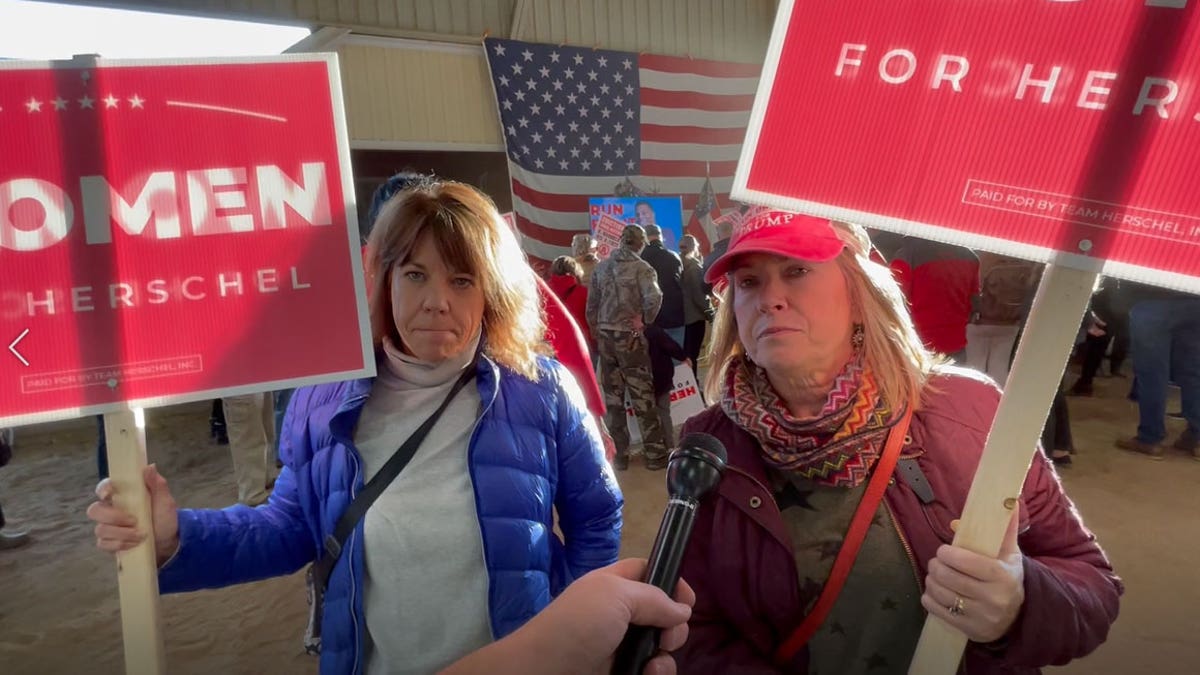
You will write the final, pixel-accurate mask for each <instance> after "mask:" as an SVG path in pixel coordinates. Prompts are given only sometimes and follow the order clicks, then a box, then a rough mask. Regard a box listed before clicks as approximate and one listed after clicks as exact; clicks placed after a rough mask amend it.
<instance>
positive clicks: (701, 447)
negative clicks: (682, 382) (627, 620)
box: [612, 433, 727, 675]
mask: <svg viewBox="0 0 1200 675" xmlns="http://www.w3.org/2000/svg"><path fill="white" fill-rule="evenodd" d="M726 457H727V454H726V452H725V446H724V445H722V444H721V441H719V440H717V439H716V438H714V437H712V436H710V435H708V434H701V433H693V434H688V435H687V436H685V437H684V438H683V440H682V441H681V442H680V444H679V449H678V450H676V451H675V452H673V453H671V458H670V460H669V461H668V464H667V495H668V497H669V499H668V501H667V510H666V512H665V513H663V519H662V524H661V525H659V528H658V536H657V537H656V538H655V540H654V547H653V548H652V549H651V551H650V561H649V563H648V564H647V566H646V574H645V577H644V578H643V579H642V580H643V581H644V582H646V583H647V584H650V585H651V586H655V587H657V588H659V589H660V590H662V591H663V592H665V593H668V594H670V593H672V592H673V591H674V590H675V587H676V584H677V583H678V582H679V567H680V564H681V563H682V562H683V553H684V551H686V550H687V545H688V540H689V539H690V538H691V536H692V526H693V525H694V524H695V521H696V509H697V508H699V506H700V500H701V499H702V498H703V497H704V496H705V495H707V494H708V493H709V492H711V491H712V490H713V488H715V487H716V486H717V484H718V483H720V482H721V474H722V472H723V471H724V470H725V460H726ZM659 636H660V631H659V630H658V629H656V628H650V627H646V626H636V625H634V626H630V627H629V630H628V631H626V633H625V639H624V640H622V641H621V645H620V647H618V648H617V653H616V658H615V660H614V662H613V669H612V673H613V675H641V673H642V669H643V668H644V667H645V665H646V663H648V662H649V661H650V659H651V658H653V657H654V655H655V654H657V653H658V641H659Z"/></svg>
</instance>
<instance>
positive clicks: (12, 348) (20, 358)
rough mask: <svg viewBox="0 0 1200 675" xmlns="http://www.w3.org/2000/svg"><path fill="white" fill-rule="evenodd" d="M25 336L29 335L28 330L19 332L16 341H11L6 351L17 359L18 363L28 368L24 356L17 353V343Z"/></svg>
mask: <svg viewBox="0 0 1200 675" xmlns="http://www.w3.org/2000/svg"><path fill="white" fill-rule="evenodd" d="M26 335H29V329H28V328H26V329H25V330H23V331H21V334H20V335H18V336H17V339H16V340H13V341H12V343H11V344H10V345H8V351H10V352H12V353H13V356H15V357H17V360H18V361H20V362H21V363H23V364H25V366H26V367H28V366H29V362H28V361H26V360H25V357H24V356H21V352H19V351H17V343H18V342H20V341H21V340H24V339H25V336H26Z"/></svg>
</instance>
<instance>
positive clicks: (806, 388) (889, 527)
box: [677, 208, 1123, 675]
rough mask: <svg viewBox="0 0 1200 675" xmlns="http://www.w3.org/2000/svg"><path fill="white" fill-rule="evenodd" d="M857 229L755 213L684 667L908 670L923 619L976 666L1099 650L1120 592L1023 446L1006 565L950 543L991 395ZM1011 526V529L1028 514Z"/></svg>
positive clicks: (1041, 463) (715, 276) (690, 556)
mask: <svg viewBox="0 0 1200 675" xmlns="http://www.w3.org/2000/svg"><path fill="white" fill-rule="evenodd" d="M869 250H870V240H869V239H868V238H867V236H866V234H865V232H864V231H863V230H862V229H861V228H858V227H856V226H851V225H847V224H844V223H837V222H831V221H829V220H826V219H822V218H813V217H809V216H803V215H798V214H792V213H785V212H781V211H772V210H768V209H763V208H756V209H754V210H752V211H751V212H749V213H747V214H746V216H745V217H744V218H743V219H742V220H741V222H740V223H739V224H738V227H737V230H736V231H735V232H734V234H733V237H732V238H731V240H730V245H729V249H728V251H727V252H726V253H725V255H724V256H723V257H721V258H720V259H719V260H718V261H716V262H715V263H714V264H713V266H712V267H711V268H710V269H709V271H708V273H707V275H706V279H705V280H706V281H707V282H709V283H714V282H717V281H722V280H724V281H727V282H728V283H727V284H726V288H725V290H724V291H723V301H722V303H721V307H720V310H719V312H718V314H717V317H716V321H715V326H714V334H713V341H712V348H711V349H712V353H711V361H710V363H711V364H712V366H711V369H710V371H709V373H708V382H707V389H708V394H709V400H713V401H719V403H717V404H715V405H713V406H712V407H711V408H709V409H708V410H706V411H705V412H703V413H701V414H700V415H697V416H695V417H693V418H692V419H690V420H688V422H687V423H686V424H685V425H684V433H689V432H706V433H709V434H712V435H714V436H716V437H717V438H718V439H720V440H721V441H722V442H723V443H724V444H725V447H726V448H727V450H728V452H729V470H728V471H726V472H725V476H724V479H723V481H722V482H721V484H720V486H719V488H718V492H717V494H716V495H715V497H714V498H712V499H709V500H707V501H706V502H705V503H703V504H702V505H701V507H700V511H699V513H698V515H697V521H696V528H695V531H694V533H693V536H692V539H691V543H690V546H689V548H688V551H687V554H686V557H685V559H684V563H683V578H685V579H687V580H688V582H689V583H690V584H692V586H693V587H694V588H695V589H696V594H697V603H696V608H695V612H694V614H693V616H692V619H691V622H690V629H691V637H690V638H689V640H688V642H687V644H686V645H685V646H684V647H683V649H682V650H681V651H680V652H678V654H677V661H678V662H679V671H680V672H684V673H739V674H745V673H806V672H807V673H821V674H822V675H825V674H830V673H839V674H846V673H875V672H883V673H905V672H907V670H908V666H909V663H910V662H911V660H912V656H913V653H914V651H915V649H916V645H917V639H918V637H919V635H920V631H921V627H922V625H923V623H924V619H925V617H926V615H927V614H934V615H936V616H938V617H940V618H941V619H943V620H945V621H947V622H949V623H950V624H951V625H952V626H954V627H955V628H957V629H959V630H961V631H962V632H963V633H965V634H966V635H967V637H968V638H969V639H970V645H969V646H968V648H967V651H966V654H965V659H966V672H969V673H1034V672H1038V668H1039V667H1041V666H1045V665H1050V664H1062V663H1065V662H1067V661H1069V660H1071V659H1073V658H1077V657H1080V656H1083V655H1084V654H1087V653H1088V652H1090V651H1092V650H1093V649H1095V648H1096V646H1097V645H1099V644H1100V643H1101V642H1102V641H1103V640H1104V638H1105V636H1106V635H1107V633H1108V628H1109V626H1110V625H1111V624H1112V622H1113V621H1114V620H1115V619H1116V616H1117V609H1118V599H1119V597H1120V595H1121V593H1122V590H1123V588H1122V585H1121V582H1120V580H1119V579H1118V578H1117V577H1116V576H1115V575H1114V574H1113V570H1112V567H1111V565H1110V564H1109V562H1108V559H1107V558H1106V557H1105V555H1104V552H1103V551H1102V550H1101V549H1100V547H1099V545H1098V544H1097V543H1096V541H1095V537H1093V535H1092V534H1091V533H1090V532H1089V531H1088V530H1087V529H1086V528H1085V527H1084V526H1083V523H1082V522H1081V521H1080V518H1079V514H1078V513H1076V512H1075V510H1074V508H1073V506H1072V504H1071V502H1070V500H1068V499H1067V497H1066V495H1064V494H1063V491H1062V486H1061V485H1060V484H1059V482H1058V478H1057V476H1056V475H1055V473H1054V469H1053V468H1052V467H1051V466H1050V464H1049V463H1048V462H1047V461H1046V460H1045V457H1044V456H1043V455H1042V454H1041V453H1038V454H1036V456H1035V454H1034V448H1028V449H1027V450H1022V452H1027V454H1028V455H1029V456H1030V457H1033V458H1034V461H1033V465H1032V466H1031V467H1030V469H1029V474H1028V476H1027V478H1026V481H1025V486H1024V491H1023V492H1022V497H1021V499H1020V503H1019V506H1018V507H1017V508H1015V509H1014V517H1013V520H1012V524H1011V525H1010V527H1009V531H1008V533H1007V535H1006V536H1005V540H1004V544H1003V548H1002V550H1001V553H1000V556H999V558H998V559H994V558H989V557H986V556H982V555H978V554H976V553H973V552H971V551H968V550H966V549H962V548H957V547H954V546H951V545H949V544H950V542H951V540H952V538H953V529H954V527H955V526H956V523H955V519H956V518H958V517H959V516H960V514H961V513H962V509H963V504H964V502H965V501H966V496H967V491H968V489H969V488H970V484H971V480H972V478H973V476H974V474H975V468H976V466H977V465H978V463H979V459H980V455H981V454H982V451H983V446H984V441H985V439H986V437H987V434H988V430H989V428H990V427H991V423H992V418H993V417H994V415H995V413H996V407H997V405H998V403H999V400H1000V391H999V390H998V389H997V388H996V386H995V385H994V384H992V383H991V381H990V380H988V379H987V378H986V377H984V376H982V375H979V374H977V373H975V372H973V371H969V370H964V369H961V368H955V367H952V366H948V365H945V361H944V359H942V358H941V357H938V356H936V355H934V354H931V353H930V352H928V351H927V350H926V349H925V348H924V347H923V346H922V343H921V340H920V339H919V338H918V337H917V335H916V332H915V331H914V330H913V325H912V320H911V318H910V317H909V315H908V312H907V310H906V308H905V306H904V301H903V299H902V297H901V294H900V291H899V289H898V288H897V286H896V283H895V281H894V280H893V279H892V277H891V275H890V273H889V272H888V270H887V268H886V267H884V266H883V265H880V264H879V263H877V262H874V261H872V260H871V259H870V258H869V257H868V256H869V253H868V252H869ZM1018 514H1019V515H1018Z"/></svg>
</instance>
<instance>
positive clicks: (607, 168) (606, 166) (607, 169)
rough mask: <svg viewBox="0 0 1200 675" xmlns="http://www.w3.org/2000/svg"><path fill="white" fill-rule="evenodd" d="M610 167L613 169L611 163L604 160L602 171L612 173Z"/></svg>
mask: <svg viewBox="0 0 1200 675" xmlns="http://www.w3.org/2000/svg"><path fill="white" fill-rule="evenodd" d="M612 167H613V164H612V162H611V161H608V160H605V162H604V170H605V171H612Z"/></svg>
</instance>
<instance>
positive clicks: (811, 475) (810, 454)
mask: <svg viewBox="0 0 1200 675" xmlns="http://www.w3.org/2000/svg"><path fill="white" fill-rule="evenodd" d="M721 409H722V410H723V411H724V412H725V415H726V416H727V417H729V419H731V420H733V422H734V423H735V424H737V425H738V426H739V427H741V428H743V429H745V430H746V432H747V433H749V434H750V435H751V436H753V437H754V438H755V439H757V440H758V442H759V445H761V446H762V452H763V455H764V459H766V461H767V464H768V465H770V466H771V467H773V468H775V469H778V470H780V471H794V472H796V473H799V474H800V475H801V476H803V477H805V478H807V479H809V480H813V481H816V482H818V483H822V484H825V485H832V486H835V487H847V488H849V487H855V486H857V485H859V484H861V483H862V482H863V481H864V480H866V478H867V476H868V475H869V474H870V471H871V467H872V466H874V464H875V460H876V459H878V458H879V455H880V453H881V452H882V451H883V444H884V442H885V440H886V439H887V435H888V431H889V430H890V429H891V427H892V426H893V425H894V424H896V422H897V421H898V420H899V419H900V417H901V415H900V414H899V413H900V412H903V411H893V410H891V409H890V408H889V407H888V405H887V402H886V401H884V400H883V397H882V396H880V394H879V383H878V382H877V381H876V379H875V376H874V374H873V373H872V372H871V370H870V369H868V368H867V367H866V366H865V364H864V363H863V362H862V359H861V358H856V359H854V360H852V361H850V362H849V363H847V364H846V367H845V368H843V369H842V372H841V373H840V374H839V375H838V376H837V378H836V379H834V382H833V388H832V389H831V390H830V392H829V398H828V399H827V400H826V401H825V407H824V408H823V409H822V410H821V414H820V415H819V416H818V417H817V418H816V419H812V420H798V419H796V418H795V417H793V416H792V415H791V414H790V413H789V412H788V411H787V406H785V405H784V403H783V399H781V398H780V397H779V394H777V393H775V389H774V388H773V387H771V383H770V382H769V381H768V380H767V373H766V371H765V370H763V369H762V368H761V367H759V366H757V365H755V364H754V363H753V362H752V361H750V360H749V359H743V360H742V361H741V363H734V364H731V365H730V367H729V371H728V373H727V374H726V377H725V396H724V397H723V398H722V400H721Z"/></svg>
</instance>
